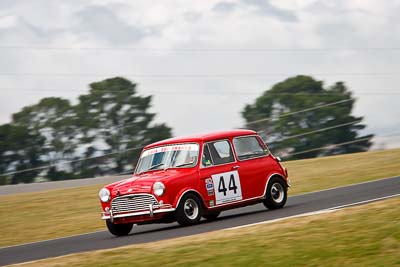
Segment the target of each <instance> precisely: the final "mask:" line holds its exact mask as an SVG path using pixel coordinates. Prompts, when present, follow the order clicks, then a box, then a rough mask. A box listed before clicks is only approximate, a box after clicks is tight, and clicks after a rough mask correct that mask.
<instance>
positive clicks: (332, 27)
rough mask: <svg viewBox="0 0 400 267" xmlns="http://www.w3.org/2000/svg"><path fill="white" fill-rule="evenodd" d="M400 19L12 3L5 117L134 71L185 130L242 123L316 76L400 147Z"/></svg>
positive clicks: (308, 4) (1, 9)
mask: <svg viewBox="0 0 400 267" xmlns="http://www.w3.org/2000/svg"><path fill="white" fill-rule="evenodd" d="M398 14H400V1H397V0H385V1H381V0H376V1H369V0H352V1H349V0H337V1H328V0H326V1H314V0H286V1H277V0H275V1H273V0H215V1H214V0H201V1H184V0H181V1H179V0H171V1H166V0H160V1H151V2H150V1H146V0H143V1H139V0H134V1H118V0H115V1H109V0H93V1H89V0H88V1H83V0H68V1H52V0H35V1H29V0H1V1H0V59H1V60H0V123H6V122H9V121H10V117H11V114H12V113H14V112H17V111H19V110H20V109H21V108H22V107H23V106H26V105H30V104H34V103H36V102H38V101H39V100H40V99H41V98H43V97H48V96H59V97H64V98H68V99H70V100H71V101H73V102H76V98H77V96H78V95H79V94H82V93H85V92H87V90H88V88H87V85H88V84H89V83H91V82H94V81H99V80H101V79H104V78H109V77H113V76H123V77H126V78H128V79H130V80H132V81H134V82H136V83H138V84H139V87H138V90H139V93H140V94H142V95H148V94H153V95H154V99H153V109H152V111H153V112H156V113H157V117H156V120H157V121H158V122H166V123H167V124H168V125H169V126H171V127H172V128H173V129H174V134H175V135H185V134H192V133H197V132H206V131H212V130H220V129H231V128H235V127H240V126H242V125H243V121H242V118H241V115H240V112H241V110H242V109H243V107H244V106H245V105H246V104H248V103H251V102H252V101H254V99H255V98H256V97H257V96H259V95H260V94H261V93H262V92H263V91H265V90H267V89H269V88H270V87H271V86H272V85H273V84H275V83H277V82H279V81H282V80H284V79H286V78H287V77H289V76H292V75H297V74H306V75H312V76H314V77H315V78H316V79H318V80H322V81H324V82H325V84H326V85H330V84H332V83H334V82H336V81H344V82H345V83H346V85H347V86H348V87H349V88H350V89H351V90H352V91H353V92H354V94H355V96H356V97H357V103H356V107H355V110H354V113H355V114H356V115H362V116H364V117H365V123H366V124H367V125H368V128H367V129H366V132H368V133H374V134H377V135H378V137H379V136H388V135H391V136H389V137H382V138H380V137H379V138H377V139H376V140H375V141H376V143H377V144H378V145H380V144H383V143H386V146H400V138H398V136H399V135H400V108H399V103H400V90H399V86H398V84H399V83H400V17H399V15H398ZM396 131H397V132H396ZM396 133H397V137H396ZM393 134H395V136H392V135H393Z"/></svg>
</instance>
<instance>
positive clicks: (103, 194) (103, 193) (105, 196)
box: [99, 188, 110, 202]
mask: <svg viewBox="0 0 400 267" xmlns="http://www.w3.org/2000/svg"><path fill="white" fill-rule="evenodd" d="M99 197H100V200H101V201H102V202H107V201H109V200H110V191H109V190H108V189H107V188H102V189H101V190H100V192H99Z"/></svg>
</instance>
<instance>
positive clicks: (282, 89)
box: [242, 76, 373, 159]
mask: <svg viewBox="0 0 400 267" xmlns="http://www.w3.org/2000/svg"><path fill="white" fill-rule="evenodd" d="M354 102H355V99H354V98H353V97H352V94H351V92H350V91H349V90H348V89H347V88H346V86H345V85H344V83H343V82H337V83H335V84H334V85H333V86H331V87H329V88H327V89H325V88H324V87H323V82H322V81H316V80H314V79H313V78H312V77H309V76H296V77H292V78H288V79H286V80H285V81H283V82H280V83H277V84H275V85H274V86H273V87H272V88H271V89H270V90H267V91H265V92H264V93H263V95H261V96H260V97H258V98H257V99H256V100H255V102H254V103H253V104H250V105H246V107H245V108H244V110H243V112H242V116H243V117H244V119H245V120H246V127H247V128H251V129H254V130H256V131H260V133H261V135H263V138H265V139H266V140H267V143H268V144H269V147H270V149H272V150H273V151H274V152H276V153H281V154H283V155H287V156H288V157H289V156H290V157H291V158H293V159H296V158H310V157H318V156H323V155H334V154H342V153H351V152H360V151H367V150H368V149H369V147H370V146H371V144H372V143H371V138H372V137H373V135H367V136H360V133H359V131H360V130H362V129H364V128H365V125H363V124H361V121H362V119H363V118H362V117H354V116H353V115H351V112H352V109H353V105H354ZM355 140H357V142H353V141H355ZM342 143H348V144H343V145H338V144H342ZM335 144H336V145H335ZM322 147H326V148H324V149H320V148H322ZM305 151H308V152H305ZM303 152H304V153H303Z"/></svg>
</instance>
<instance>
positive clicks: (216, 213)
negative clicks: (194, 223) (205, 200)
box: [203, 211, 221, 221]
mask: <svg viewBox="0 0 400 267" xmlns="http://www.w3.org/2000/svg"><path fill="white" fill-rule="evenodd" d="M220 214H221V212H220V211H211V212H208V213H206V214H204V215H203V218H204V219H206V220H207V221H214V220H216V219H217V218H218V216H219V215H220Z"/></svg>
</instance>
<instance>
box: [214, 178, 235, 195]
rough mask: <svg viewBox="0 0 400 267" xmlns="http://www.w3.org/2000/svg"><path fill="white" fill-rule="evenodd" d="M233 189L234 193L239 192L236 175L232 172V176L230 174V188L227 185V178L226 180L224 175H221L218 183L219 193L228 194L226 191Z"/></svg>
mask: <svg viewBox="0 0 400 267" xmlns="http://www.w3.org/2000/svg"><path fill="white" fill-rule="evenodd" d="M228 190H229V191H232V190H233V193H234V194H236V192H237V186H236V184H235V177H234V176H233V174H231V176H230V178H229V185H228V189H226V186H225V180H224V177H223V176H221V177H220V178H219V183H218V192H219V193H221V192H222V193H224V196H226V191H228Z"/></svg>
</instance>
